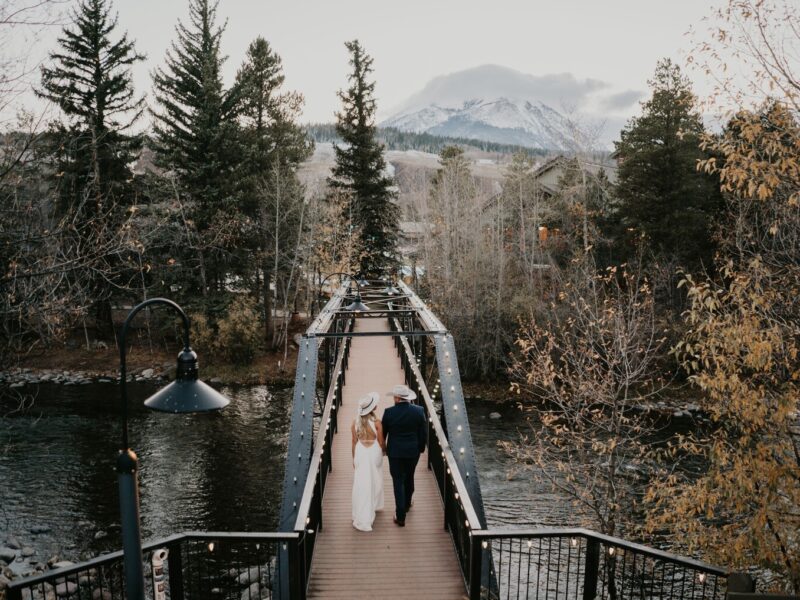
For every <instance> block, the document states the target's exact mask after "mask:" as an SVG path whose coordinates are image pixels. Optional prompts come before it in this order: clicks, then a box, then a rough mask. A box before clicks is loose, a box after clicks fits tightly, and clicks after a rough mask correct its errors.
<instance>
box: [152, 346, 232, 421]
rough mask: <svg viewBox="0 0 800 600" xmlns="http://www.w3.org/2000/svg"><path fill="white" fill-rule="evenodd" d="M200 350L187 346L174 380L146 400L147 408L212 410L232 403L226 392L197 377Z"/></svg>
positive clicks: (172, 411)
mask: <svg viewBox="0 0 800 600" xmlns="http://www.w3.org/2000/svg"><path fill="white" fill-rule="evenodd" d="M197 372H198V368H197V354H195V353H194V351H193V350H192V349H191V348H186V349H185V350H184V351H183V352H181V353H180V355H179V356H178V371H177V375H176V378H175V381H173V382H172V383H170V384H169V385H168V386H166V387H164V388H161V389H160V390H158V391H157V392H156V393H155V394H153V395H152V396H150V397H149V398H148V399H147V400H145V401H144V405H145V406H146V407H147V408H151V409H153V410H158V411H161V412H168V413H199V412H211V411H213V410H219V409H221V408H225V407H226V406H228V404H230V400H228V399H227V398H226V397H225V396H223V395H222V394H220V393H219V392H218V391H217V390H215V389H214V388H212V387H211V386H210V385H207V384H205V383H203V382H202V381H200V380H199V379H198V378H197Z"/></svg>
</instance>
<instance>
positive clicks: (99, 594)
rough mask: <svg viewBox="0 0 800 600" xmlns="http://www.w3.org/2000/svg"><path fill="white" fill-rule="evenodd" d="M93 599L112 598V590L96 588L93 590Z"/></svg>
mask: <svg viewBox="0 0 800 600" xmlns="http://www.w3.org/2000/svg"><path fill="white" fill-rule="evenodd" d="M92 600H111V592H109V591H108V590H95V591H93V592H92Z"/></svg>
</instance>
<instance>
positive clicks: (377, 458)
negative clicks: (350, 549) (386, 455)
mask: <svg viewBox="0 0 800 600" xmlns="http://www.w3.org/2000/svg"><path fill="white" fill-rule="evenodd" d="M370 426H371V427H372V430H373V431H374V432H375V436H376V439H375V440H374V441H373V442H372V443H371V444H370V445H369V446H365V445H364V444H363V443H361V440H359V441H357V442H356V451H355V456H354V457H353V465H354V467H355V471H354V473H353V527H355V528H356V529H358V530H360V531H372V523H373V522H374V521H375V511H376V510H383V450H381V447H380V445H379V444H378V440H377V435H378V432H377V431H376V429H375V424H374V423H373V422H371V421H370ZM356 431H357V429H356Z"/></svg>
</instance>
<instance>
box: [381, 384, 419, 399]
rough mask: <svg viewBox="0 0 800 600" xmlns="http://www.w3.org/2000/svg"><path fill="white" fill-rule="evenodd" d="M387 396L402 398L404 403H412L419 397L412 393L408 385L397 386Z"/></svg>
mask: <svg viewBox="0 0 800 600" xmlns="http://www.w3.org/2000/svg"><path fill="white" fill-rule="evenodd" d="M386 395H387V396H394V397H395V398H400V399H401V400H402V401H403V402H410V401H411V400H415V399H416V397H417V395H416V394H415V393H414V392H412V391H411V389H410V388H409V387H408V386H407V385H396V386H394V387H393V388H392V391H391V392H389V393H388V394H386Z"/></svg>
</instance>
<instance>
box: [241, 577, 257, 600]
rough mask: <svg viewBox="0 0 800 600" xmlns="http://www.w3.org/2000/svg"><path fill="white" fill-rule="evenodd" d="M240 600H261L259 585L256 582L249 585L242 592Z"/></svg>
mask: <svg viewBox="0 0 800 600" xmlns="http://www.w3.org/2000/svg"><path fill="white" fill-rule="evenodd" d="M240 598H241V600H250V599H251V598H261V585H259V583H258V582H257V581H256V582H255V583H252V584H250V587H249V588H247V589H246V590H244V591H243V592H242V594H241V596H240Z"/></svg>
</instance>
